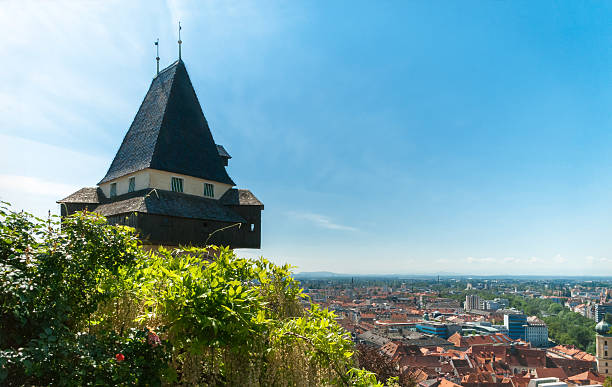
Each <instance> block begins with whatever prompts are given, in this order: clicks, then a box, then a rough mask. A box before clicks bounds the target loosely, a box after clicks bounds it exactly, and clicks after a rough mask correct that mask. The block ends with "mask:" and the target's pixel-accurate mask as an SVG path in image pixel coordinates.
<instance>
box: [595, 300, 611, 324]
mask: <svg viewBox="0 0 612 387" xmlns="http://www.w3.org/2000/svg"><path fill="white" fill-rule="evenodd" d="M606 313H610V314H612V303H605V304H595V313H594V314H593V317H595V321H597V322H600V321H601V320H603V319H604V317H606Z"/></svg>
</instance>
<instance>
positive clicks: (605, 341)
mask: <svg viewBox="0 0 612 387" xmlns="http://www.w3.org/2000/svg"><path fill="white" fill-rule="evenodd" d="M611 346H612V336H604V335H600V334H597V335H596V336H595V357H596V358H597V371H599V373H601V374H602V375H604V376H612V347H611Z"/></svg>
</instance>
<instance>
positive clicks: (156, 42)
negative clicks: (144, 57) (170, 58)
mask: <svg viewBox="0 0 612 387" xmlns="http://www.w3.org/2000/svg"><path fill="white" fill-rule="evenodd" d="M155 49H156V50H157V57H156V58H155V60H156V61H157V74H158V75H159V38H157V40H156V41H155Z"/></svg>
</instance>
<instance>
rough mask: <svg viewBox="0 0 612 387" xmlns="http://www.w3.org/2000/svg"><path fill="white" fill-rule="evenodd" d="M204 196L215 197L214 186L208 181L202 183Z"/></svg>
mask: <svg viewBox="0 0 612 387" xmlns="http://www.w3.org/2000/svg"><path fill="white" fill-rule="evenodd" d="M204 196H208V197H209V198H214V197H215V186H214V185H212V184H210V183H204Z"/></svg>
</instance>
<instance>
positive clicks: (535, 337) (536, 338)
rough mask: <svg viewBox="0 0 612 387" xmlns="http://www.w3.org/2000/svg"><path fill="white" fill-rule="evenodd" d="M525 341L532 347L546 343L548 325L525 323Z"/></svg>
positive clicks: (542, 345)
mask: <svg viewBox="0 0 612 387" xmlns="http://www.w3.org/2000/svg"><path fill="white" fill-rule="evenodd" d="M525 341H526V342H528V343H531V346H532V347H544V346H546V345H548V327H547V326H546V324H538V323H528V324H527V325H525Z"/></svg>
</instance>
